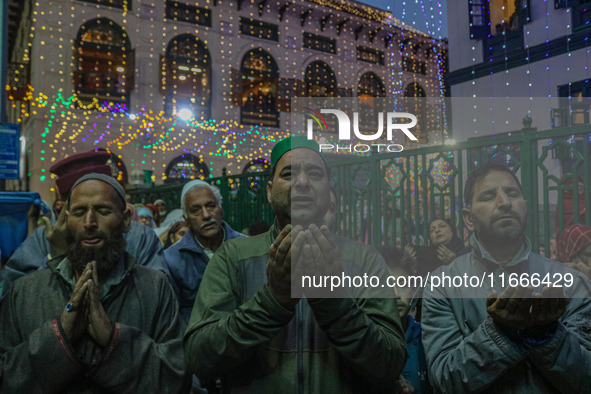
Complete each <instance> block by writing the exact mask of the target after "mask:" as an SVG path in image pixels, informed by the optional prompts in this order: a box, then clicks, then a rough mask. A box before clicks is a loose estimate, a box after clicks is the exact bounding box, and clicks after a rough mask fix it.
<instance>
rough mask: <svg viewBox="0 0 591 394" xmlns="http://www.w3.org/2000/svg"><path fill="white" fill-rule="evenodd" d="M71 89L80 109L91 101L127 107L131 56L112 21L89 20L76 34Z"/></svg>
mask: <svg viewBox="0 0 591 394" xmlns="http://www.w3.org/2000/svg"><path fill="white" fill-rule="evenodd" d="M74 57H75V59H74V64H75V71H74V88H75V89H76V94H77V96H78V99H79V102H80V104H82V105H88V104H90V103H92V102H93V101H94V100H98V102H99V104H103V103H104V102H108V103H120V104H125V105H127V106H128V105H129V92H130V91H131V90H132V89H133V74H134V68H135V66H134V53H133V51H132V50H131V44H130V42H129V38H128V36H127V34H126V33H125V32H124V31H123V29H122V28H121V27H120V26H119V25H117V24H116V23H115V22H113V21H112V20H109V19H106V18H98V19H93V20H91V21H89V22H86V23H85V24H83V25H82V26H81V27H80V30H78V36H77V38H76V42H75V44H74Z"/></svg>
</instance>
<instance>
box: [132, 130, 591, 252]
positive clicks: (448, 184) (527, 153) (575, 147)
mask: <svg viewBox="0 0 591 394" xmlns="http://www.w3.org/2000/svg"><path fill="white" fill-rule="evenodd" d="M590 136H591V134H590V133H589V127H588V126H576V127H575V126H573V127H568V128H566V127H564V128H555V129H552V130H545V131H539V132H538V131H533V130H525V131H519V132H515V133H512V134H511V135H501V136H492V137H488V138H483V139H476V140H471V141H467V142H462V143H457V144H455V145H441V146H430V147H425V148H420V149H415V150H407V151H403V152H399V153H379V154H378V153H375V154H372V155H371V156H366V157H355V158H349V159H346V160H336V161H329V166H330V167H331V169H332V179H331V181H332V186H333V188H334V189H335V192H336V195H337V200H338V201H337V215H336V218H337V224H336V231H337V232H338V233H340V234H342V235H344V236H346V237H348V238H351V239H355V240H358V241H362V242H367V243H371V244H373V245H375V246H379V245H397V246H400V247H404V245H405V244H406V243H408V242H413V243H416V244H420V243H427V241H428V228H427V224H428V222H429V221H430V220H432V219H433V218H435V217H438V216H439V217H444V218H445V217H447V218H449V219H450V220H451V221H452V222H453V223H454V224H455V225H457V228H458V230H459V233H460V236H462V235H464V234H465V232H464V224H463V220H462V214H461V208H462V207H463V206H464V203H465V201H464V198H465V196H464V195H463V186H464V182H465V179H466V176H467V174H468V172H469V171H470V170H471V169H473V168H474V167H476V166H477V165H480V164H483V163H485V162H487V161H490V160H495V161H497V162H502V163H507V164H508V165H509V166H510V167H512V168H513V170H514V171H516V172H517V173H518V174H519V173H520V175H521V183H522V187H523V191H524V197H525V198H526V199H527V201H528V207H529V212H530V215H529V219H530V220H529V224H528V227H527V233H528V236H529V237H530V239H531V240H532V244H533V246H534V248H536V249H537V248H538V247H540V246H543V247H544V248H545V249H546V251H548V250H549V249H550V246H551V245H550V239H551V238H553V237H554V236H555V233H556V229H557V230H558V232H560V231H562V229H563V227H564V223H565V212H564V204H565V203H566V202H567V201H566V200H568V199H569V198H570V200H568V204H571V203H572V206H573V209H574V210H575V212H573V216H574V217H573V219H574V222H575V223H577V222H580V221H584V222H585V223H587V224H590V223H591V211H590V210H589V209H585V212H584V214H582V213H581V215H579V213H578V212H577V209H578V207H579V199H584V200H581V201H584V202H585V206H586V207H590V206H591V159H590V146H589V143H588V142H589V140H590ZM269 176H270V173H269V172H265V173H248V174H240V175H225V176H222V177H219V178H212V179H207V181H208V182H211V183H212V184H216V185H218V186H219V187H220V189H221V192H222V196H223V197H224V210H225V213H226V219H227V221H228V222H229V223H230V224H231V225H232V226H233V227H235V228H237V229H242V228H245V227H248V226H249V225H250V224H252V223H253V222H255V221H258V220H265V221H266V222H267V223H269V224H271V223H272V221H273V220H274V215H273V212H272V209H271V207H270V205H269V204H268V203H267V198H266V185H267V181H268V177H269ZM566 179H571V181H572V183H571V184H565V180H566ZM579 180H581V182H583V189H584V191H583V192H581V194H580V195H579V191H578V186H577V183H578V181H579ZM182 186H183V185H182V184H178V185H165V186H156V187H153V188H151V189H144V188H138V189H134V190H130V191H129V194H131V195H132V199H133V201H134V202H142V203H146V202H152V201H154V200H155V199H156V198H163V199H164V200H165V201H166V203H167V204H170V206H171V207H175V206H178V205H179V199H180V190H181V189H182ZM570 193H572V197H568V195H569V194H570ZM554 207H556V209H555V210H554ZM554 212H557V213H556V217H554Z"/></svg>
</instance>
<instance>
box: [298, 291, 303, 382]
mask: <svg viewBox="0 0 591 394" xmlns="http://www.w3.org/2000/svg"><path fill="white" fill-rule="evenodd" d="M303 303H304V299H303V298H302V299H301V300H300V301H299V302H298V303H297V304H296V347H297V365H298V371H297V374H298V378H297V381H296V392H297V393H298V394H301V393H303V392H304V338H303V337H304V336H303V326H304V321H303V320H304V317H303V305H302V304H303Z"/></svg>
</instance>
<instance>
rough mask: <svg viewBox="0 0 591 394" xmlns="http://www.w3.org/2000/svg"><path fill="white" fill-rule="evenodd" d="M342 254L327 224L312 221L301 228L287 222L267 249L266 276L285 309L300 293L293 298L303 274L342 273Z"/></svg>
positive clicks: (294, 302)
mask: <svg viewBox="0 0 591 394" xmlns="http://www.w3.org/2000/svg"><path fill="white" fill-rule="evenodd" d="M341 273H342V268H341V257H340V254H339V251H338V249H337V246H336V244H335V241H334V239H333V237H332V234H331V233H330V230H329V229H328V227H327V226H326V225H323V226H321V227H318V226H317V225H315V224H311V225H309V226H308V228H306V229H304V228H303V227H302V226H300V225H296V226H292V225H291V224H288V225H287V226H285V227H284V228H283V230H282V231H281V233H280V234H279V236H278V237H277V238H276V239H275V242H273V244H272V245H271V247H270V248H269V259H268V261H267V278H268V281H269V286H270V289H271V293H272V294H273V296H274V297H275V299H276V300H277V301H278V302H279V303H280V304H281V305H282V306H283V307H285V308H288V309H293V308H294V307H295V305H296V304H297V303H298V301H299V299H300V298H301V297H302V296H303V292H302V293H301V294H297V296H296V297H294V298H292V285H293V286H294V289H299V288H301V283H297V282H294V281H299V280H301V278H302V275H322V276H326V275H341Z"/></svg>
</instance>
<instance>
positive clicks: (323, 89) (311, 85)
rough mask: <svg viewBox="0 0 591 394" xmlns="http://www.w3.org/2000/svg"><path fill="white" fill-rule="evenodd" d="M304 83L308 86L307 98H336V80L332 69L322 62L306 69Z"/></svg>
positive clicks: (319, 61)
mask: <svg viewBox="0 0 591 394" xmlns="http://www.w3.org/2000/svg"><path fill="white" fill-rule="evenodd" d="M304 81H305V82H306V83H307V84H308V97H336V95H337V79H336V76H335V74H334V71H332V68H330V66H329V65H328V64H326V63H325V62H323V61H322V60H317V61H315V62H312V63H310V64H309V65H308V67H306V73H305V77H304Z"/></svg>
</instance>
